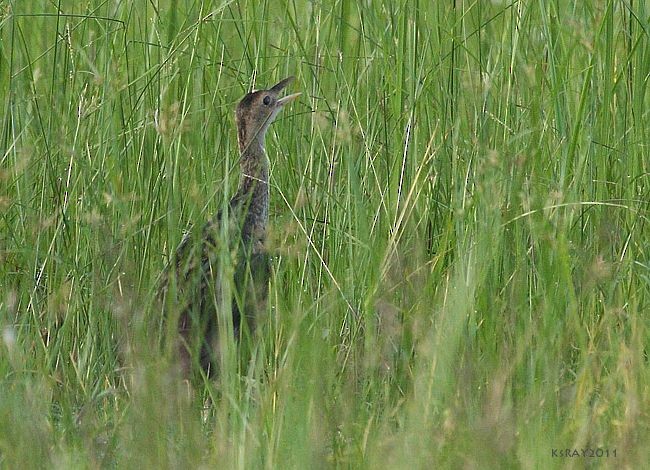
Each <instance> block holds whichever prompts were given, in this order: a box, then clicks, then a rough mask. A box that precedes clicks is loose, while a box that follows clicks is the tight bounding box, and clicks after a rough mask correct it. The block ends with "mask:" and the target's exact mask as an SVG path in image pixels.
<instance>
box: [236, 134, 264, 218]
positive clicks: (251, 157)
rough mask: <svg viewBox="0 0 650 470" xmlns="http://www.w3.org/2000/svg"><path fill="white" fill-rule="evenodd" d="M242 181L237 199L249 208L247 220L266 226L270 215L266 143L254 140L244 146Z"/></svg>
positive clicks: (241, 164)
mask: <svg viewBox="0 0 650 470" xmlns="http://www.w3.org/2000/svg"><path fill="white" fill-rule="evenodd" d="M239 149H240V152H241V158H240V168H241V179H240V181H239V189H238V190H237V194H236V196H235V198H236V199H237V200H238V201H239V202H240V203H242V204H244V205H245V206H248V211H247V212H248V213H247V218H250V219H251V220H250V222H251V223H252V224H253V225H255V226H260V227H262V226H265V225H266V222H267V221H268V213H269V159H268V157H267V156H266V152H265V151H264V141H263V140H260V139H258V138H254V139H253V140H252V141H250V142H247V143H245V144H242V141H241V140H240V143H239Z"/></svg>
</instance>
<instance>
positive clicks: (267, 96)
mask: <svg viewBox="0 0 650 470" xmlns="http://www.w3.org/2000/svg"><path fill="white" fill-rule="evenodd" d="M262 103H264V104H265V105H266V106H268V105H270V104H271V97H270V96H269V95H266V96H265V97H264V100H263V101H262Z"/></svg>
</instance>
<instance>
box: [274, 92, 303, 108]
mask: <svg viewBox="0 0 650 470" xmlns="http://www.w3.org/2000/svg"><path fill="white" fill-rule="evenodd" d="M301 94H302V93H294V94H293V95H287V96H285V97H284V98H280V99H279V100H278V101H277V103H278V105H279V106H284V105H285V104H287V103H291V102H292V101H293V100H295V99H296V98H298V97H299V96H300V95H301Z"/></svg>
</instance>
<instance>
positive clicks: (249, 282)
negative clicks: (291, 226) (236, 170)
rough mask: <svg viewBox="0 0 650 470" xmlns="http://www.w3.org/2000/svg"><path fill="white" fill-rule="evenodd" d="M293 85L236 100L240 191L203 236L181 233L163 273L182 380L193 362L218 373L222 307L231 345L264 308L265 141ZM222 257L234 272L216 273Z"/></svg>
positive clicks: (268, 264)
mask: <svg viewBox="0 0 650 470" xmlns="http://www.w3.org/2000/svg"><path fill="white" fill-rule="evenodd" d="M293 80H294V77H287V78H285V79H284V80H281V81H280V82H278V83H277V84H275V85H274V86H272V87H271V88H269V89H263V90H257V91H252V92H250V93H248V94H246V95H245V96H244V97H243V98H242V99H241V101H240V102H239V104H238V105H237V108H236V110H235V121H236V126H237V140H238V144H239V153H240V159H239V166H240V170H241V176H240V180H239V185H238V188H237V190H236V192H235V194H234V195H233V196H232V198H231V199H230V201H229V203H228V204H227V205H226V206H225V207H224V208H223V209H222V210H219V211H218V212H217V213H216V214H215V215H214V216H213V217H211V218H210V219H209V220H208V221H207V222H206V223H205V224H204V225H203V228H202V229H201V230H200V232H195V231H194V230H192V229H190V230H189V231H188V232H187V233H185V235H184V236H183V238H182V240H181V242H180V244H179V245H178V247H177V249H176V250H175V252H174V254H173V256H172V257H171V258H170V260H169V262H168V263H167V265H166V266H165V268H164V269H163V272H162V273H161V279H160V283H159V288H158V295H159V298H160V299H161V300H162V302H163V306H164V308H167V309H177V310H176V313H177V314H178V317H177V318H178V325H177V333H178V334H177V335H176V337H177V345H176V346H175V347H174V348H173V349H174V350H175V351H176V353H177V354H178V362H179V365H180V368H181V371H182V374H183V375H184V376H185V377H189V376H190V375H191V374H192V372H193V371H194V370H195V368H196V366H197V365H198V366H200V368H201V370H202V371H203V372H204V373H205V374H206V376H211V375H215V374H216V371H217V370H218V368H219V356H220V344H219V325H218V317H219V316H218V311H219V310H218V309H219V308H223V307H224V306H227V305H230V313H231V316H232V327H233V332H234V334H235V340H236V341H239V339H240V338H241V336H242V334H243V331H244V330H245V329H247V331H249V332H252V331H254V328H255V319H256V317H257V316H258V315H259V314H260V313H261V312H262V311H264V309H265V308H266V304H267V298H268V288H269V278H270V271H271V260H270V255H269V253H268V252H267V250H266V249H265V239H266V233H267V225H268V221H269V197H270V191H269V189H270V187H269V166H270V162H269V158H268V156H267V154H266V150H265V148H264V138H265V135H266V132H267V131H268V129H269V126H270V125H271V123H272V122H273V121H274V119H275V118H276V116H277V115H278V113H280V111H281V110H282V109H283V108H284V107H285V106H286V105H288V104H289V103H291V102H293V101H294V100H296V98H298V97H299V96H300V93H293V94H290V95H287V96H284V97H282V96H281V95H282V92H283V90H285V88H287V86H288V85H289V84H290V83H291V82H292V81H293ZM224 260H231V261H230V262H231V267H232V268H233V269H232V270H231V271H228V270H227V269H226V270H224V269H219V268H220V265H219V263H223V262H224ZM221 267H222V268H223V266H221ZM224 272H232V273H233V274H232V281H231V283H230V284H228V286H232V289H231V288H225V286H226V282H225V280H224V279H223V278H222V277H223V273H224ZM197 359H198V360H197ZM197 363H198V364H197Z"/></svg>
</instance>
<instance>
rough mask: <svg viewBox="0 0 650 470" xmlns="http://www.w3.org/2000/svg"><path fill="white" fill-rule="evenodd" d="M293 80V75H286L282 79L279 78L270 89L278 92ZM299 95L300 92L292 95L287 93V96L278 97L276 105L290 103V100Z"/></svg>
mask: <svg viewBox="0 0 650 470" xmlns="http://www.w3.org/2000/svg"><path fill="white" fill-rule="evenodd" d="M293 80H294V77H287V78H285V79H284V80H281V81H280V82H278V83H277V84H276V85H274V86H273V88H271V91H274V92H276V93H280V92H281V91H282V90H284V89H285V88H286V87H287V85H289V83H291V82H293ZM299 96H300V93H294V94H292V95H287V96H285V97H283V98H280V99H279V100H278V101H277V105H278V106H284V105H285V104H288V103H291V102H292V101H294V100H295V99H296V98H298V97H299Z"/></svg>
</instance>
